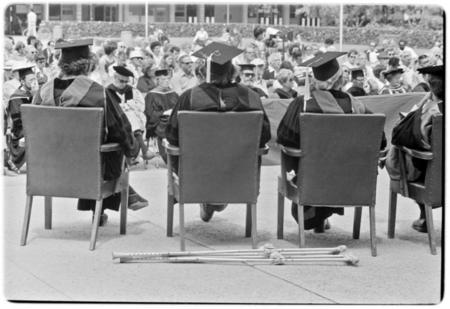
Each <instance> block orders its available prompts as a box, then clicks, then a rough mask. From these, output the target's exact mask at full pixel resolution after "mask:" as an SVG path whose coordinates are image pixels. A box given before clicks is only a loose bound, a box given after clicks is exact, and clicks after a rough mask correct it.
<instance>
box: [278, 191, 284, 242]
mask: <svg viewBox="0 0 450 309" xmlns="http://www.w3.org/2000/svg"><path fill="white" fill-rule="evenodd" d="M283 228H284V196H283V194H281V193H280V192H278V222H277V238H278V239H283Z"/></svg>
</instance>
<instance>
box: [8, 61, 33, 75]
mask: <svg viewBox="0 0 450 309" xmlns="http://www.w3.org/2000/svg"><path fill="white" fill-rule="evenodd" d="M33 68H34V64H29V63H26V62H17V63H15V64H14V65H13V66H12V68H11V70H12V71H13V72H19V78H20V79H24V78H25V76H27V75H28V74H34V71H33Z"/></svg>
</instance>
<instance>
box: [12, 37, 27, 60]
mask: <svg viewBox="0 0 450 309" xmlns="http://www.w3.org/2000/svg"><path fill="white" fill-rule="evenodd" d="M12 60H15V61H25V44H24V43H23V42H22V41H17V43H16V45H15V46H14V51H13V54H12Z"/></svg>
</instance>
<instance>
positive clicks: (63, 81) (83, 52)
mask: <svg viewBox="0 0 450 309" xmlns="http://www.w3.org/2000/svg"><path fill="white" fill-rule="evenodd" d="M92 43H93V41H92V39H85V40H76V41H61V42H58V43H56V46H55V48H57V49H61V58H60V60H59V63H58V65H59V67H60V68H61V76H60V77H58V78H55V79H54V80H50V81H49V82H47V83H46V84H44V85H43V86H42V88H41V89H40V91H39V92H38V93H37V94H36V96H35V97H34V100H33V104H37V105H39V104H42V105H53V106H62V107H101V108H104V109H105V117H106V118H105V124H106V126H107V127H106V128H105V130H104V132H105V134H106V138H105V141H106V143H119V144H120V146H121V148H122V151H120V152H110V153H105V154H104V155H103V160H104V162H105V174H104V176H103V177H104V179H105V180H113V179H117V178H118V177H120V175H121V172H122V159H123V156H124V155H125V156H126V157H128V158H134V157H136V156H137V155H138V153H139V145H138V143H137V142H136V139H135V138H134V136H133V132H132V129H131V125H130V122H129V121H128V118H127V117H126V115H125V114H124V112H123V111H122V109H121V108H120V106H119V102H118V101H117V99H115V98H113V97H112V93H111V91H107V90H105V88H103V86H101V85H100V84H98V83H96V82H94V81H93V80H91V79H90V78H88V77H87V75H88V74H89V73H90V70H91V67H90V66H91V60H90V52H89V45H92ZM95 203H96V201H95V200H86V199H80V200H79V201H78V210H81V211H89V210H90V211H92V212H94V211H95ZM119 206H120V192H119V193H116V194H113V195H111V196H109V197H107V198H106V199H104V200H103V209H102V215H101V219H100V225H101V226H102V225H104V224H106V222H107V220H108V216H107V215H106V214H105V213H104V212H103V211H104V209H111V210H114V211H118V210H119ZM146 206H148V201H147V200H146V199H144V198H143V197H141V196H140V195H139V194H137V193H136V192H135V191H134V190H133V188H132V187H131V186H130V187H129V196H128V208H129V209H132V210H137V209H140V208H143V207H146Z"/></svg>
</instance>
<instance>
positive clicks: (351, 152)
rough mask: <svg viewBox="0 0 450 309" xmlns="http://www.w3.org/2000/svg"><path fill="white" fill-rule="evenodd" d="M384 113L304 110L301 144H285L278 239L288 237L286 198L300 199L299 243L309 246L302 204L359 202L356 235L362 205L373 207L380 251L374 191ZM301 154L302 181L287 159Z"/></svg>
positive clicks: (372, 222) (350, 204) (372, 229)
mask: <svg viewBox="0 0 450 309" xmlns="http://www.w3.org/2000/svg"><path fill="white" fill-rule="evenodd" d="M384 120H385V117H384V115H356V114H346V115H342V114H340V115H334V114H313V113H302V114H300V149H292V148H288V147H284V146H281V149H282V152H281V176H280V177H279V178H278V224H277V236H278V239H283V224H284V199H285V198H288V199H289V200H291V201H293V202H295V203H297V204H298V232H299V247H304V246H305V235H304V214H303V206H304V205H308V206H313V207H324V206H325V207H356V208H355V219H354V224H353V238H354V239H358V238H359V231H360V225H361V212H362V207H363V206H366V207H369V212H370V240H371V249H372V255H373V256H376V254H377V251H376V243H375V241H376V238H375V197H376V184H377V165H378V159H379V155H380V152H379V149H380V145H381V139H382V133H383V126H384ZM288 156H291V157H298V158H299V166H298V171H297V183H293V182H292V181H289V180H288V179H287V171H286V159H287V157H288Z"/></svg>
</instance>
